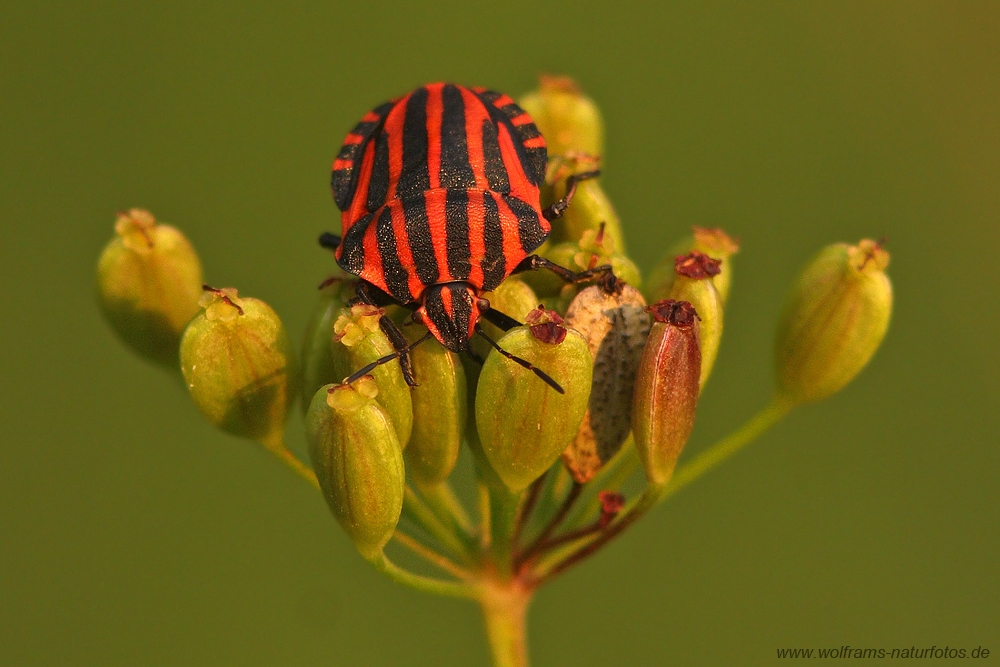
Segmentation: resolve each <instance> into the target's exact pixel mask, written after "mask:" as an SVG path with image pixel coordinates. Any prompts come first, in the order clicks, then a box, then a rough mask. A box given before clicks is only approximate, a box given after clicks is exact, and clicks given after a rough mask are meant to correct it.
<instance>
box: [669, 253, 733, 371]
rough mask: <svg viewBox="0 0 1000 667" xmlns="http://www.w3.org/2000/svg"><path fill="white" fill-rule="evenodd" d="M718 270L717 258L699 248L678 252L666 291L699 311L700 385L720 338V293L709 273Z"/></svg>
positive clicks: (713, 363)
mask: <svg viewBox="0 0 1000 667" xmlns="http://www.w3.org/2000/svg"><path fill="white" fill-rule="evenodd" d="M721 270H722V267H721V266H720V264H719V262H718V261H717V260H714V259H712V258H711V257H709V256H708V255H705V254H703V253H700V252H698V251H693V252H691V253H689V254H687V255H679V256H678V257H677V258H676V260H675V261H674V273H675V275H676V277H675V278H674V284H673V285H671V287H670V293H669V295H668V296H669V298H671V299H673V300H674V301H688V302H690V303H691V305H692V306H694V309H695V311H696V312H697V313H698V332H699V337H700V341H701V380H700V385H701V387H702V388H704V387H705V383H706V382H707V381H708V376H709V375H710V374H711V373H712V366H713V365H715V358H716V356H717V355H718V353H719V343H720V342H721V340H722V324H723V308H722V297H721V296H720V295H719V291H718V290H717V289H716V288H715V285H714V284H713V283H712V277H713V276H718V275H719V272H720V271H721Z"/></svg>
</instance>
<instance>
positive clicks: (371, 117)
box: [361, 111, 378, 123]
mask: <svg viewBox="0 0 1000 667" xmlns="http://www.w3.org/2000/svg"><path fill="white" fill-rule="evenodd" d="M377 121H378V114H377V113H375V112H374V111H369V112H368V113H366V114H365V117H364V118H362V119H361V122H362V123H374V122H377Z"/></svg>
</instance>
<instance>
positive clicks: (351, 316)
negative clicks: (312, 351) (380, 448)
mask: <svg viewBox="0 0 1000 667" xmlns="http://www.w3.org/2000/svg"><path fill="white" fill-rule="evenodd" d="M382 314H383V311H382V310H381V309H380V308H376V307H375V306H368V305H357V306H352V307H351V310H350V312H346V311H344V312H343V313H342V314H341V315H340V317H338V318H337V321H336V322H334V324H333V332H334V335H333V342H332V348H331V349H332V353H333V359H334V365H335V366H336V367H337V370H338V373H339V374H340V375H341V376H342V379H346V378H347V377H349V376H350V375H351V374H352V373H354V372H355V371H357V370H359V369H361V368H364V367H365V366H367V365H368V364H370V363H372V362H373V361H376V360H378V359H381V358H382V357H385V356H388V355H390V354H392V353H393V347H392V343H390V342H389V339H388V338H387V337H386V335H385V334H384V333H382V329H381V328H380V327H379V318H381V317H382ZM345 350H346V352H347V354H346V355H345V354H344V352H345ZM345 364H346V365H345ZM371 375H372V377H374V378H375V382H376V383H377V384H378V398H377V399H376V400H377V401H378V403H379V405H381V406H382V407H383V408H384V409H385V411H386V412H387V413H389V417H390V418H391V419H392V424H393V426H394V427H395V429H396V436H397V437H398V438H399V443H400V444H401V445H402V446H403V447H406V443H407V442H409V440H410V432H411V430H412V429H413V405H412V402H411V400H410V387H409V386H408V385H407V384H406V380H405V379H404V378H403V372H402V370H401V369H400V367H399V362H398V361H390V362H389V363H387V364H382V365H381V366H379V367H377V368H375V369H374V370H373V371H372V372H371ZM418 381H419V380H418Z"/></svg>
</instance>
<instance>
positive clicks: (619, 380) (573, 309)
mask: <svg viewBox="0 0 1000 667" xmlns="http://www.w3.org/2000/svg"><path fill="white" fill-rule="evenodd" d="M649 319H650V318H649V314H648V313H647V312H646V301H645V300H644V299H643V298H642V295H641V294H640V293H639V291H638V290H637V289H635V288H634V287H630V286H628V285H623V286H622V289H621V291H620V292H618V293H617V294H609V293H608V292H607V291H605V290H604V289H602V288H601V287H598V286H591V287H587V288H586V289H584V290H583V291H581V292H580V293H579V294H578V295H577V296H576V298H575V299H573V303H571V304H570V307H569V310H568V311H567V312H566V326H568V327H571V328H573V329H575V330H576V331H579V332H580V334H581V335H583V337H584V339H585V340H586V341H587V346H588V348H589V349H590V354H591V356H592V357H593V359H594V375H593V384H592V386H591V389H590V399H589V402H588V408H587V412H586V413H585V414H584V417H583V422H582V423H581V424H580V429H579V430H578V431H577V434H576V437H575V438H574V439H573V442H571V443H570V445H569V447H567V448H566V450H565V451H564V452H563V454H562V460H563V464H565V466H566V468H567V470H569V472H570V474H571V475H572V476H573V479H574V480H575V481H577V482H579V483H580V484H585V483H587V482H589V481H590V480H591V478H593V476H594V475H595V474H596V473H597V471H598V470H600V469H601V467H602V466H603V465H604V464H605V463H607V462H608V461H609V460H610V459H611V457H613V456H614V455H615V454H617V453H618V450H619V449H621V446H622V444H623V443H624V442H625V439H626V438H627V437H628V434H629V430H631V428H632V393H633V390H634V388H635V376H636V371H637V370H638V368H639V360H640V358H641V357H642V349H643V346H644V345H645V343H646V338H647V337H648V335H649V324H650V322H649Z"/></svg>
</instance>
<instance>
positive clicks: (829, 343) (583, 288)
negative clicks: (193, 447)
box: [98, 78, 892, 588]
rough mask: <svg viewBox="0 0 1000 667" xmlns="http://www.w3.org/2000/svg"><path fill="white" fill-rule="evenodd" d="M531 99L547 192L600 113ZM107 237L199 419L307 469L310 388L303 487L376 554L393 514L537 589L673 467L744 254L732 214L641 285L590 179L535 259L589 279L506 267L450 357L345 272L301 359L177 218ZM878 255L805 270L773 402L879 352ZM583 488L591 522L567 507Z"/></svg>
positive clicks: (838, 255) (538, 95)
mask: <svg viewBox="0 0 1000 667" xmlns="http://www.w3.org/2000/svg"><path fill="white" fill-rule="evenodd" d="M522 105H523V106H524V108H525V109H527V110H528V111H529V112H530V113H531V114H532V116H533V117H534V119H535V121H536V123H537V124H538V126H539V128H540V129H541V131H542V132H543V133H544V135H545V137H546V139H547V141H548V147H549V151H550V165H549V170H548V173H547V181H546V184H545V186H544V197H546V198H548V199H550V200H551V199H555V198H558V197H561V196H562V194H563V190H562V188H564V187H565V183H566V180H567V177H568V176H570V175H572V174H578V173H582V172H584V171H588V170H593V169H594V168H595V167H596V166H597V164H598V163H599V160H600V153H601V151H602V149H603V147H602V142H603V127H602V124H601V119H600V114H599V112H598V111H597V108H596V106H595V105H594V104H593V102H592V101H591V100H590V99H588V98H587V97H585V96H584V95H583V94H582V93H580V91H579V90H578V89H577V88H576V86H575V85H574V84H573V83H572V82H571V81H569V80H567V79H559V78H544V79H543V80H542V85H541V88H540V89H539V90H538V91H536V92H534V93H531V94H530V95H528V96H527V97H525V98H524V99H523V100H522ZM115 229H116V232H117V236H116V238H115V239H114V240H113V241H112V242H111V243H110V244H109V245H108V247H107V249H106V250H105V251H104V254H103V255H102V256H101V260H100V264H99V268H98V284H99V292H100V298H101V304H102V306H103V308H104V311H105V314H106V315H107V317H108V319H109V321H110V322H111V324H112V326H113V327H114V329H115V330H116V331H117V332H118V333H119V335H120V336H121V337H122V339H123V340H124V341H125V342H126V343H127V344H128V345H129V346H130V347H132V348H133V349H135V350H136V351H138V352H139V353H141V354H142V355H144V356H146V357H149V358H151V359H154V360H156V361H158V362H160V363H163V364H166V365H168V366H170V367H172V368H180V369H181V371H182V373H183V377H184V379H185V382H186V385H187V388H188V390H189V392H190V395H191V398H192V399H193V401H194V403H195V404H196V405H197V407H198V409H199V410H200V411H201V412H202V413H203V414H204V415H205V417H206V418H207V419H208V420H209V421H210V422H211V423H212V424H214V425H216V426H218V427H219V428H221V429H223V430H225V431H227V432H229V433H233V434H235V435H239V436H241V437H246V438H250V439H253V440H257V441H260V442H262V443H264V444H265V445H266V446H268V447H270V448H271V449H272V450H274V451H275V452H276V453H281V455H282V456H283V457H284V458H285V459H286V462H290V463H291V464H292V465H293V466H294V465H296V464H297V465H299V466H301V465H302V464H301V463H297V460H296V459H294V457H291V455H290V454H288V453H287V450H285V449H284V445H283V444H282V439H283V432H284V430H285V423H286V418H287V414H288V411H289V406H290V405H291V404H292V403H293V402H294V401H295V400H296V399H295V394H296V391H297V390H298V388H299V386H300V385H301V387H302V391H303V395H302V401H301V405H302V408H303V412H304V414H305V423H306V435H307V440H308V443H309V452H310V457H311V461H312V467H313V471H314V473H315V477H313V478H312V481H313V482H317V483H318V485H319V487H320V488H321V489H322V492H323V495H324V496H325V498H326V501H327V502H328V504H329V506H330V509H331V511H332V512H333V514H334V516H335V517H336V519H337V520H338V521H339V522H340V524H341V525H342V526H343V528H344V530H345V531H346V532H347V533H348V534H349V535H350V537H351V539H352V540H353V541H354V544H355V545H356V546H357V548H358V550H359V551H360V552H361V553H362V554H363V555H364V556H365V557H366V558H369V559H370V560H372V561H373V562H375V563H384V561H382V560H381V559H383V558H385V556H384V552H383V549H384V548H385V546H386V544H387V543H388V542H389V540H390V539H391V538H392V537H393V536H394V535H396V536H397V537H398V536H399V534H398V531H399V530H400V529H399V522H400V517H401V516H407V517H409V520H412V521H413V522H415V523H416V524H417V525H418V527H420V528H422V529H423V530H424V533H423V534H422V535H423V537H426V538H427V539H426V540H424V542H426V544H424V543H423V542H419V541H413V540H411V539H410V538H409V537H406V536H405V535H404V536H403V538H402V539H403V541H406V543H408V544H416V547H415V548H416V550H418V552H419V550H420V549H424V550H425V552H426V550H433V549H439V550H440V551H441V552H448V553H447V554H446V556H447V557H443V558H444V561H446V563H445V564H446V566H447V567H452V568H454V567H457V566H456V565H455V563H459V564H460V565H461V564H468V563H473V564H475V565H474V566H470V567H473V570H472V571H471V573H468V576H469V577H471V578H475V577H476V576H482V577H491V578H494V579H496V578H499V579H503V578H507V579H508V580H511V579H517V578H518V577H520V578H521V579H520V581H521V582H522V584H523V586H527V587H529V588H530V587H531V586H536V585H538V582H540V581H544V580H545V578H546V576H551V575H552V574H553V573H558V572H560V571H562V570H563V569H565V568H566V567H568V566H569V565H571V564H572V563H574V562H576V561H575V560H574V559H576V560H578V559H580V558H582V557H585V556H586V555H588V554H589V553H592V552H593V551H594V550H595V549H596V548H598V547H599V546H600V545H601V544H603V543H604V541H606V540H608V539H611V538H612V537H613V536H614V535H616V534H618V532H620V531H621V530H622V529H623V528H624V527H625V526H627V525H628V524H629V523H630V522H631V521H633V520H634V519H635V518H636V517H637V516H638V512H639V510H637V509H636V506H634V505H630V504H628V500H631V499H628V500H627V499H626V498H624V496H623V495H622V494H621V487H622V485H623V484H624V482H625V480H627V479H628V477H629V474H628V473H629V472H631V471H634V468H631V469H630V468H629V467H628V465H629V463H628V461H633V462H635V461H637V463H633V464H632V465H635V466H638V465H641V467H642V470H643V471H644V473H645V477H646V480H647V482H648V489H653V490H656V491H657V492H658V493H659V492H662V491H664V489H666V488H667V485H668V484H669V483H670V482H671V479H672V477H673V476H674V471H675V467H676V466H677V462H678V459H679V457H680V454H681V451H682V449H683V447H684V446H685V443H686V442H687V440H688V437H689V436H690V434H691V432H692V428H693V426H694V419H695V409H696V406H697V403H698V398H699V395H700V393H701V390H702V388H703V387H704V385H705V383H706V381H707V380H708V377H709V374H710V373H711V370H712V367H713V364H714V362H715V359H716V358H717V353H718V350H719V346H720V342H721V339H722V331H723V321H724V319H723V313H724V309H725V304H726V300H727V298H728V296H729V292H730V287H731V282H732V277H733V276H732V266H731V258H732V256H733V255H734V254H735V253H736V252H737V250H738V245H737V243H736V242H735V241H734V240H733V239H732V238H730V237H729V236H728V235H727V234H726V233H725V232H723V231H722V230H719V229H704V228H698V227H695V228H694V229H693V233H692V234H691V235H689V236H687V237H685V238H683V239H681V240H679V241H678V242H677V243H676V244H675V245H674V246H673V247H672V248H671V249H670V251H669V252H668V253H667V254H666V256H665V257H664V259H663V261H662V262H661V263H660V264H659V265H658V266H657V267H656V269H655V270H654V271H653V272H652V273H651V274H650V275H649V276H648V278H647V280H646V281H645V285H644V286H643V284H642V282H641V280H640V273H639V270H638V268H637V267H636V265H635V264H634V263H633V262H632V261H631V260H630V259H629V258H628V256H627V255H626V254H625V245H624V237H623V235H622V228H621V223H620V220H619V218H618V216H617V214H616V213H615V211H614V209H613V207H612V206H611V203H610V201H609V199H608V197H607V195H606V194H605V193H604V191H603V189H602V188H601V185H600V182H599V180H598V179H596V178H592V179H589V180H584V181H581V182H580V183H579V184H578V187H577V191H576V195H575V198H574V199H573V200H572V205H571V206H570V207H569V209H568V211H567V213H566V215H565V216H564V217H563V218H562V219H560V220H557V221H555V222H554V223H553V231H552V234H551V237H550V239H549V240H548V241H547V242H546V243H545V244H544V245H543V246H542V247H541V248H540V249H539V250H538V252H539V254H540V255H541V256H542V257H544V258H546V259H548V260H550V261H552V262H554V263H556V264H559V265H560V266H563V267H565V268H568V269H569V270H570V271H573V272H587V271H590V272H589V273H586V274H585V275H587V276H593V277H594V279H593V280H591V281H590V282H583V281H581V282H571V283H568V284H567V283H566V282H565V281H563V280H561V279H559V278H557V277H555V276H553V275H549V274H548V273H547V272H544V271H539V272H533V273H529V274H527V275H525V274H518V275H514V276H510V277H508V278H507V279H506V280H504V281H503V282H502V284H501V285H500V286H499V287H498V288H497V289H496V290H495V291H493V292H489V293H485V294H483V295H482V297H483V298H484V299H486V300H487V301H488V302H489V303H490V307H491V308H492V309H494V310H497V311H500V312H502V313H504V314H506V315H508V316H509V317H510V318H513V319H516V320H517V321H518V322H523V324H522V325H520V326H514V327H513V328H511V329H510V330H509V331H503V330H501V329H499V328H498V327H496V326H494V324H491V323H490V322H487V321H486V319H485V318H484V319H483V320H482V321H481V322H480V323H479V327H480V329H481V333H483V334H485V335H483V336H482V337H480V336H476V337H474V339H473V340H472V341H471V345H470V350H469V352H468V353H467V354H456V353H455V352H452V351H449V350H448V349H446V348H445V347H443V346H442V345H441V344H440V343H438V342H437V341H436V340H434V339H433V338H431V337H429V336H428V335H427V329H425V328H424V327H423V325H422V324H420V323H418V322H416V321H415V320H414V318H413V316H412V313H411V311H410V310H407V309H404V308H400V307H396V306H392V307H389V308H379V307H376V306H373V305H367V304H365V303H361V301H362V299H359V298H357V297H358V291H357V287H358V281H357V279H356V278H354V277H353V276H348V275H346V274H344V273H343V272H340V271H339V270H338V272H336V273H335V274H334V275H333V276H332V277H331V278H330V279H329V280H327V281H326V282H325V283H324V286H323V287H322V289H321V291H320V295H319V299H318V303H317V306H316V309H315V312H314V314H313V317H312V319H311V321H310V323H309V325H308V327H307V330H306V332H305V335H304V337H303V339H302V352H301V359H302V366H301V373H300V372H299V370H297V368H296V365H295V361H294V359H293V354H292V352H291V350H290V347H289V343H288V340H287V336H286V334H285V331H284V328H283V326H282V324H281V320H280V319H279V318H278V316H277V315H276V314H275V312H274V311H273V310H272V309H271V308H270V307H269V306H268V305H267V304H265V303H263V302H261V301H259V300H256V299H252V298H247V297H241V296H240V295H239V294H238V293H237V291H236V290H235V289H231V288H224V289H214V288H210V287H207V286H203V285H202V276H201V267H200V265H199V263H198V259H197V256H196V254H195V252H194V250H193V248H192V247H191V244H190V243H188V241H187V240H186V239H185V238H184V236H183V235H182V234H181V233H180V232H178V231H177V230H176V229H174V228H172V227H169V226H166V225H158V224H156V223H155V221H154V220H153V218H152V216H151V215H149V214H148V213H147V212H145V211H140V210H132V211H129V212H128V213H124V214H122V215H121V216H120V217H119V219H118V221H117V223H116V226H115ZM888 262H889V256H888V254H887V253H886V252H885V250H884V249H883V248H882V247H881V245H880V244H878V243H875V242H873V241H868V240H864V241H861V242H860V243H859V244H858V245H855V246H850V245H846V244H835V245H831V246H829V247H827V248H825V249H823V250H822V251H821V252H820V253H819V255H818V256H817V257H816V258H815V259H814V260H813V261H812V262H811V263H810V264H809V265H808V266H807V267H806V269H805V270H804V271H803V273H802V275H801V276H800V277H799V278H798V280H797V281H796V283H795V286H794V288H793V289H792V293H791V296H790V297H789V300H788V304H787V306H786V308H785V311H784V314H783V316H782V319H781V323H780V325H779V327H778V334H777V342H776V351H777V383H776V384H777V389H776V391H777V398H776V401H777V403H779V404H780V405H782V406H785V407H791V406H794V405H798V404H802V403H807V402H811V401H816V400H820V399H822V398H825V397H827V396H829V395H831V394H833V393H834V392H837V391H839V390H840V389H841V388H843V387H844V386H845V385H846V384H847V383H848V382H849V381H850V380H851V379H852V378H853V377H855V376H856V375H857V374H858V372H859V371H860V370H861V369H862V368H863V367H864V366H865V364H866V363H867V362H868V361H869V359H870V358H871V357H872V355H873V354H874V353H875V351H876V349H877V348H878V346H879V344H880V343H881V341H882V338H883V337H884V335H885V332H886V329H887V327H888V323H889V317H890V313H891V307H892V290H891V286H890V283H889V280H888V278H887V277H886V275H885V268H886V266H887V265H888ZM604 266H610V267H611V272H610V273H609V272H606V271H605V272H604V273H602V271H603V269H601V268H600V267H604ZM643 287H644V289H645V291H644V292H643V291H640V290H642V289H643ZM400 332H402V333H400ZM401 339H402V340H401ZM407 346H408V347H407ZM400 350H402V353H400ZM300 378H301V380H300ZM414 378H415V380H416V386H411V385H413V379H414ZM348 379H350V380H352V381H351V382H350V383H348V382H347V380H348ZM407 379H409V380H411V382H410V383H408V382H407ZM463 443H464V444H465V445H466V446H467V447H468V448H469V450H470V451H471V453H472V455H473V456H474V458H475V461H476V467H477V472H478V475H479V481H480V483H481V485H482V487H483V496H484V498H482V499H481V501H482V502H481V507H480V511H479V517H480V519H481V525H480V528H479V529H478V534H477V531H476V529H475V528H473V527H472V526H471V525H470V522H469V520H468V518H467V517H468V515H469V514H471V512H467V511H466V510H464V509H462V508H461V507H460V506H459V504H458V501H457V500H456V499H455V497H454V495H452V494H451V492H450V490H449V487H448V484H449V480H450V478H451V477H452V476H453V474H455V472H454V471H455V470H456V468H457V466H456V463H457V462H458V460H459V456H460V452H461V449H462V446H463ZM293 461H294V462H293ZM305 474H306V475H307V476H312V474H313V473H312V472H309V471H308V470H306V473H305ZM679 475H680V473H678V476H679ZM675 481H676V479H675ZM414 489H415V490H416V491H418V492H419V493H415V492H414ZM587 494H590V495H589V503H590V504H589V505H587V507H589V508H590V513H589V515H588V514H587V512H586V511H583V510H580V511H577V510H572V511H571V506H572V505H573V503H574V502H575V501H576V499H577V498H579V497H584V498H588V496H587ZM643 497H645V496H643ZM504 498H506V500H504ZM491 503H492V504H491ZM583 504H584V505H586V503H583ZM647 505H648V503H647ZM639 506H640V509H641V507H645V506H643V505H642V504H641V503H639ZM560 530H561V531H562V532H560ZM421 544H424V546H420V545H421ZM491 544H492V547H491V548H487V547H490V545H491ZM571 547H575V548H576V549H577V550H576V551H575V552H572V553H570V554H569V555H568V556H565V557H564V558H563V560H562V561H560V562H557V563H556V564H555V565H551V564H550V565H549V566H543V565H541V564H542V563H545V562H546V561H545V558H547V557H551V558H553V559H554V558H556V557H555V556H553V554H560V553H563V551H560V550H565V549H570V548H571ZM477 549H478V550H479V551H476V550H477ZM470 550H471V551H470ZM505 550H506V551H507V552H508V553H506V556H505V557H504V558H499V557H497V554H498V553H500V554H501V555H503V552H504V551H505ZM470 553H471V555H470ZM449 558H450V559H453V560H454V562H452V561H451V560H448V559H449ZM491 558H493V559H494V560H492V561H491V560H490V559H491ZM434 562H436V563H438V564H440V563H441V562H442V561H440V560H439V561H434ZM484 563H486V565H484ZM546 567H547V568H548V569H546ZM475 568H478V569H475ZM483 573H485V574H483ZM532 577H534V578H532ZM411 582H412V580H411Z"/></svg>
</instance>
